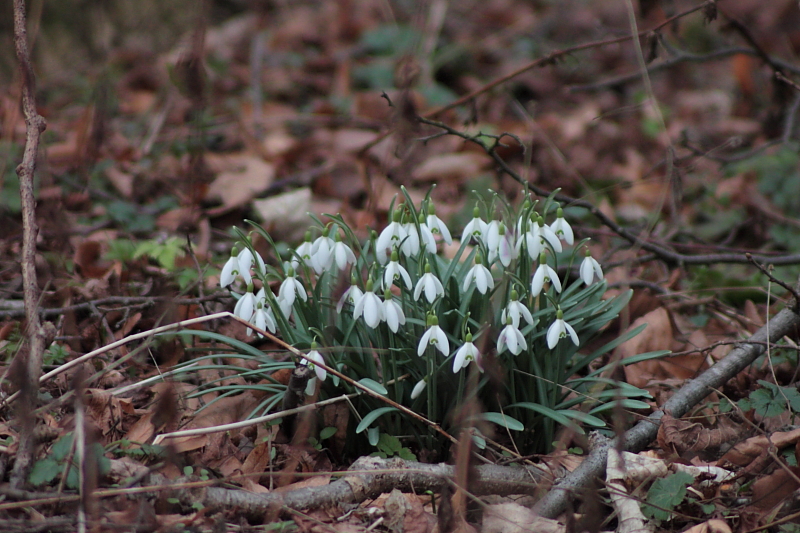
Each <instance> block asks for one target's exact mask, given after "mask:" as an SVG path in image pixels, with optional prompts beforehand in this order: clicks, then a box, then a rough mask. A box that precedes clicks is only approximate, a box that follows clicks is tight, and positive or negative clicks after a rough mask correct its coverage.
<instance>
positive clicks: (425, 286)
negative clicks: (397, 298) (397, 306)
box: [414, 263, 444, 304]
mask: <svg viewBox="0 0 800 533" xmlns="http://www.w3.org/2000/svg"><path fill="white" fill-rule="evenodd" d="M423 291H424V292H425V299H426V300H428V303H429V304H432V303H433V301H434V300H435V299H436V297H437V296H444V287H443V286H442V282H441V281H439V278H437V277H436V276H434V275H433V274H431V265H430V264H428V263H425V274H423V275H422V277H421V278H419V281H417V286H416V287H414V300H419V297H420V296H421V295H422V292H423Z"/></svg>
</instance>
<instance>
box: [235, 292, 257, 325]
mask: <svg viewBox="0 0 800 533" xmlns="http://www.w3.org/2000/svg"><path fill="white" fill-rule="evenodd" d="M255 310H256V297H255V295H254V294H253V284H252V283H250V284H249V285H248V286H247V292H246V293H244V294H243V295H242V297H241V298H239V301H238V302H236V306H235V307H234V308H233V314H234V315H236V316H238V317H239V318H241V319H242V320H244V321H245V322H250V319H251V318H253V312H255Z"/></svg>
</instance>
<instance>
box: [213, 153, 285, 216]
mask: <svg viewBox="0 0 800 533" xmlns="http://www.w3.org/2000/svg"><path fill="white" fill-rule="evenodd" d="M206 162H207V163H208V166H209V168H210V169H211V170H212V171H216V172H217V177H216V179H215V180H214V181H213V182H212V183H211V185H210V186H209V188H208V193H207V195H206V196H207V198H209V199H214V200H220V201H221V202H222V210H223V211H227V210H230V209H233V208H235V207H239V206H242V205H245V204H246V203H247V202H249V201H250V200H252V199H253V198H254V197H256V196H257V195H259V194H261V193H263V192H264V191H266V190H267V189H268V188H269V186H270V185H271V184H272V181H273V180H274V179H275V165H273V164H272V163H268V162H267V161H264V160H263V159H262V158H261V157H259V156H255V155H251V154H247V153H239V154H228V155H224V156H220V155H216V154H208V155H207V156H206ZM215 213H217V214H220V210H219V209H218V210H215Z"/></svg>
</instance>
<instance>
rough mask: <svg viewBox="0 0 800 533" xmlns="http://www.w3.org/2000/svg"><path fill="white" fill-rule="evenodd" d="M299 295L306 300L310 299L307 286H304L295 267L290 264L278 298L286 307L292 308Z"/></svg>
mask: <svg viewBox="0 0 800 533" xmlns="http://www.w3.org/2000/svg"><path fill="white" fill-rule="evenodd" d="M298 296H299V297H300V299H301V300H303V301H304V302H306V301H308V294H306V289H305V287H303V284H302V283H301V282H300V280H298V279H297V277H296V276H295V271H294V269H293V268H292V267H291V266H290V267H289V272H288V273H287V275H286V279H284V280H283V282H282V283H281V287H280V289H278V300H279V301H280V302H281V303H282V304H285V305H286V308H288V309H291V308H292V306H293V305H294V302H295V300H296V299H297V297H298ZM281 308H283V305H281ZM284 314H287V315H288V313H286V312H284Z"/></svg>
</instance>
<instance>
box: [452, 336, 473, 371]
mask: <svg viewBox="0 0 800 533" xmlns="http://www.w3.org/2000/svg"><path fill="white" fill-rule="evenodd" d="M478 358H479V354H478V348H477V347H476V346H475V345H474V344H473V343H471V342H465V343H464V344H463V345H462V346H461V348H459V349H458V351H456V355H455V357H454V358H453V373H456V372H458V371H459V370H461V369H462V368H466V367H467V366H468V365H469V362H470V361H477V360H478Z"/></svg>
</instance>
